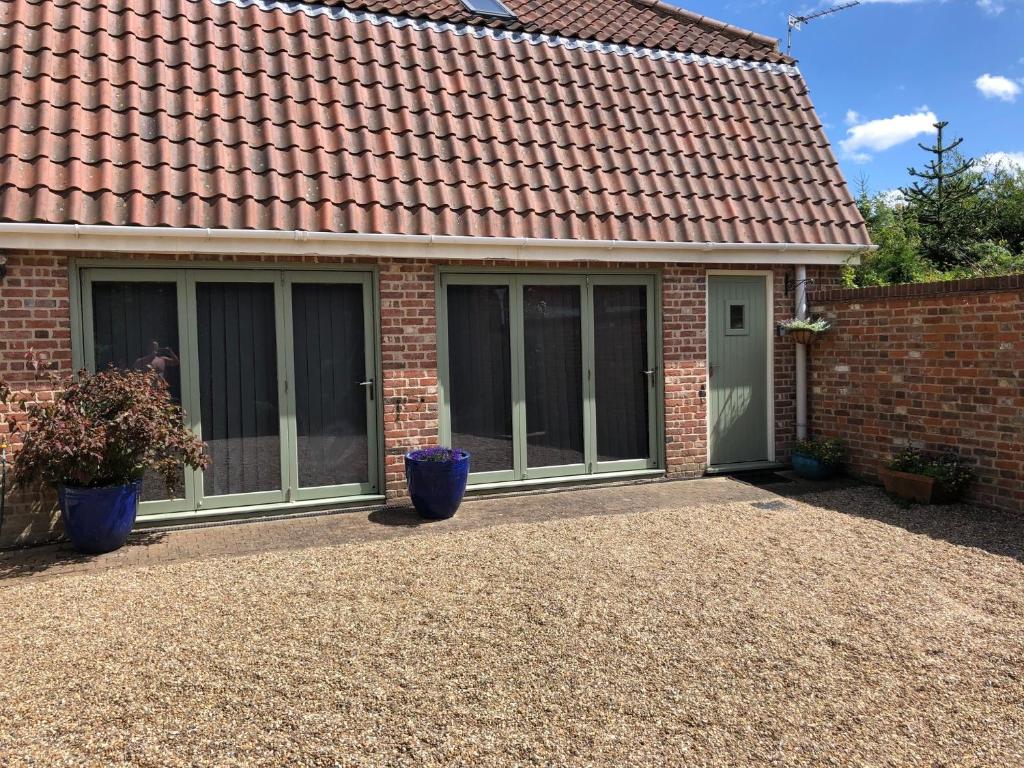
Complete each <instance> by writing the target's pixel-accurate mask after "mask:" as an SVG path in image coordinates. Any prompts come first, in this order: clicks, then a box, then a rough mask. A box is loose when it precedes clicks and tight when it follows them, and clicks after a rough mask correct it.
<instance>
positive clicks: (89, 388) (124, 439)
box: [0, 368, 209, 488]
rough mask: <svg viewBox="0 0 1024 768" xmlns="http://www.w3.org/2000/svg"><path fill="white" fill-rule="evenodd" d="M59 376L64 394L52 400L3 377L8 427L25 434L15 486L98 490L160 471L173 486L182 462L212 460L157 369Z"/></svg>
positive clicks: (0, 386)
mask: <svg viewBox="0 0 1024 768" xmlns="http://www.w3.org/2000/svg"><path fill="white" fill-rule="evenodd" d="M53 378H54V380H55V381H54V384H55V388H56V389H58V392H57V394H56V395H55V396H54V399H53V401H52V402H40V401H38V400H36V399H34V398H33V397H31V396H30V395H25V394H19V393H15V392H13V391H12V390H11V388H10V387H9V386H7V385H6V384H4V383H2V382H0V404H4V405H7V406H8V409H9V416H8V419H7V426H8V429H9V430H10V432H11V434H20V437H21V446H20V448H19V449H18V451H17V452H16V453H15V454H14V459H13V461H12V464H11V474H12V478H13V480H14V483H15V484H16V485H20V486H25V485H31V484H32V483H35V482H38V481H42V482H45V483H51V484H54V485H66V486H72V487H78V488H97V487H102V486H108V485H124V484H127V483H130V482H134V481H135V480H138V479H140V478H141V477H142V474H143V473H144V472H145V471H146V470H153V471H154V472H156V473H157V474H159V475H160V476H161V477H162V478H163V480H164V481H165V482H166V483H167V487H168V488H171V487H172V486H173V484H174V483H175V481H176V480H177V479H178V478H179V477H180V471H181V467H182V465H187V466H190V467H193V468H196V469H199V468H201V467H204V466H206V465H207V464H208V462H209V459H208V457H207V456H206V453H205V446H204V444H203V442H202V441H201V440H199V439H198V438H197V437H195V436H194V435H193V434H192V432H191V431H189V429H188V427H186V426H185V419H184V413H183V412H182V410H181V408H180V407H179V406H178V405H177V404H176V403H175V402H174V400H173V399H172V398H171V395H170V392H169V391H168V389H167V384H166V382H165V381H164V380H163V379H162V378H161V377H160V375H159V374H157V373H156V372H155V371H145V372H141V371H124V370H120V369H115V368H110V369H108V370H105V371H102V372H100V373H96V374H91V373H89V372H88V371H80V372H79V373H78V375H77V376H76V377H74V378H69V379H65V380H60V379H56V377H53ZM19 411H20V412H21V413H20V414H19V413H18V412H19Z"/></svg>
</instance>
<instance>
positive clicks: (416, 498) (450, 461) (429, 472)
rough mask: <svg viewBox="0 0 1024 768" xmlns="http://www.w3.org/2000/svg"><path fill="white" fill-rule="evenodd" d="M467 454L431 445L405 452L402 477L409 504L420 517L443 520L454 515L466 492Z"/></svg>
mask: <svg viewBox="0 0 1024 768" xmlns="http://www.w3.org/2000/svg"><path fill="white" fill-rule="evenodd" d="M468 478H469V454H468V453H466V452H465V451H462V450H459V449H458V448H444V447H441V446H434V447H431V448H422V449H420V450H418V451H410V452H409V453H407V454H405V479H406V482H407V483H408V485H409V496H410V497H411V498H412V503H413V506H414V507H416V511H417V512H419V513H420V514H421V515H423V517H427V518H430V519H432V520H444V519H445V518H449V517H451V516H452V515H454V514H455V512H456V510H457V509H458V508H459V504H461V503H462V497H463V495H465V493H466V481H467V480H468Z"/></svg>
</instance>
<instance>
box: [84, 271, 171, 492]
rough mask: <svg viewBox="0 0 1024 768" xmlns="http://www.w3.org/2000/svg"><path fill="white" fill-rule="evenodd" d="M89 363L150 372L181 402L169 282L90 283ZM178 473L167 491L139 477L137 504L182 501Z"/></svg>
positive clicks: (148, 477) (160, 484)
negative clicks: (91, 318)
mask: <svg viewBox="0 0 1024 768" xmlns="http://www.w3.org/2000/svg"><path fill="white" fill-rule="evenodd" d="M92 316H93V328H92V333H93V348H94V350H95V353H94V359H93V361H92V362H93V364H94V365H95V369H96V370H97V371H102V370H104V369H106V368H109V367H110V366H114V367H115V368H123V369H131V370H136V371H145V370H155V371H157V372H158V373H159V374H160V376H161V378H163V380H164V381H166V382H167V386H168V388H169V389H170V392H171V397H173V398H174V401H175V402H176V403H178V404H179V405H180V404H181V369H180V367H179V364H180V360H179V357H178V356H179V353H180V351H181V349H180V347H179V346H178V288H177V285H176V284H175V283H170V282H144V283H143V282H128V281H126V282H95V283H93V284H92ZM184 478H185V474H184V470H182V472H181V474H180V476H179V479H178V481H177V482H176V483H175V485H174V488H173V492H172V493H168V490H167V485H166V484H165V482H164V481H163V480H162V479H161V478H160V477H159V476H157V475H155V474H153V473H151V472H147V473H146V474H145V475H144V476H143V478H142V497H141V498H142V500H143V501H156V500H159V499H169V498H182V497H184V495H185V481H184Z"/></svg>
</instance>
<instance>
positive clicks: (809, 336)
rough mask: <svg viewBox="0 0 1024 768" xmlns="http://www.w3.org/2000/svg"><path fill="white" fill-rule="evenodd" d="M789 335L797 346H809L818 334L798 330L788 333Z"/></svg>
mask: <svg viewBox="0 0 1024 768" xmlns="http://www.w3.org/2000/svg"><path fill="white" fill-rule="evenodd" d="M789 335H790V336H792V337H793V341H795V342H796V343H797V344H810V343H811V342H812V341H814V337H815V336H817V335H818V334H816V333H815V332H814V331H808V330H807V329H806V328H799V329H797V330H795V331H790V332H789Z"/></svg>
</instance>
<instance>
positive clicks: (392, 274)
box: [0, 252, 836, 546]
mask: <svg viewBox="0 0 1024 768" xmlns="http://www.w3.org/2000/svg"><path fill="white" fill-rule="evenodd" d="M72 255H75V254H67V253H43V252H33V253H17V252H10V253H8V254H7V257H8V276H7V278H6V280H5V281H4V282H3V283H0V301H2V311H0V378H2V379H4V380H6V381H8V382H10V383H11V384H12V385H14V386H16V387H33V386H35V387H38V386H39V385H38V383H37V382H33V381H32V378H31V376H30V375H29V373H28V372H27V368H26V366H25V362H24V354H25V352H26V351H27V350H28V349H30V348H32V349H35V350H36V351H38V352H41V353H44V354H47V355H50V356H51V357H52V359H53V360H54V362H55V363H56V365H57V366H58V368H59V369H60V370H61V371H64V372H69V371H70V369H71V337H70V336H71V335H70V303H69V299H68V259H69V257H70V256H72ZM78 255H79V256H87V257H91V258H93V259H94V258H95V255H94V254H89V255H86V254H78ZM120 258H123V256H122V257H120ZM133 258H135V259H138V260H142V259H161V260H165V261H168V260H176V261H180V262H187V261H189V260H190V257H188V256H182V257H178V258H177V259H175V258H174V257H167V256H147V255H137V256H133ZM196 259H197V260H198V261H204V262H210V261H213V260H216V259H215V257H209V256H201V257H196ZM221 260H222V261H236V262H252V261H265V262H268V263H275V264H280V263H288V262H291V263H296V262H306V263H310V262H319V263H336V264H343V263H349V264H353V263H357V264H365V265H368V266H369V265H374V266H375V267H376V269H377V272H378V276H379V292H380V298H381V308H380V323H381V326H380V329H379V332H380V337H381V354H382V359H383V370H382V377H383V380H382V387H383V397H384V402H383V419H384V452H385V484H386V493H387V496H388V499H389V500H392V501H394V500H399V499H402V498H404V496H405V478H404V471H403V460H402V456H403V454H404V453H405V452H406V451H407V450H409V449H410V448H412V447H416V446H420V445H423V444H425V443H430V442H434V441H435V440H436V439H437V432H438V398H437V352H436V330H437V329H436V307H435V301H434V286H435V275H436V270H437V267H438V265H439V264H441V263H442V262H438V261H427V260H417V261H409V260H395V259H379V260H371V259H362V258H323V257H321V258H317V259H314V258H306V259H303V258H298V257H296V258H271V257H264V258H263V259H252V258H241V257H224V258H223V259H221ZM446 263H447V264H455V265H459V263H458V262H446ZM465 265H466V266H473V267H480V266H488V265H486V264H485V265H481V264H480V263H479V262H473V263H472V264H469V263H466V264H465ZM490 266H500V267H505V268H508V267H528V268H532V269H538V270H574V271H580V270H586V269H608V268H610V267H611V268H620V269H622V270H643V271H645V272H652V271H654V272H659V273H660V274H661V279H662V296H661V299H662V305H663V352H664V368H665V401H664V412H665V458H666V470H667V474H668V475H669V476H671V477H696V476H699V475H700V474H701V473H703V471H704V467H705V461H706V456H707V437H706V436H707V419H706V414H705V402H706V400H705V397H703V396H702V392H701V385H703V384H705V376H706V359H705V358H706V354H707V344H706V339H705V327H706V314H705V306H704V305H705V290H706V285H707V281H706V268H705V267H704V266H701V265H668V266H666V265H658V264H636V263H633V264H619V265H609V264H598V263H594V264H578V263H564V264H536V263H534V264H529V263H515V264H510V263H507V262H502V263H500V264H498V263H495V264H490ZM714 268H715V269H731V268H737V269H742V268H744V267H720V266H717V265H716V266H715V267H714ZM746 268H750V269H754V268H756V267H746ZM762 268H763V267H762ZM791 271H792V268H791V267H775V268H774V280H773V283H774V287H775V312H776V318H777V319H783V318H785V317H789V316H791V314H792V303H793V298H792V296H785V295H784V284H785V280H784V277H785V275H786V273H787V272H791ZM831 272H832V273H835V272H836V270H831ZM823 274H826V273H823ZM774 344H775V360H774V368H775V377H776V383H775V388H776V405H775V422H776V425H775V426H776V450H777V456H778V458H780V459H784V458H785V456H786V455H787V454H788V451H789V448H790V446H791V445H792V441H793V433H794V425H793V418H794V416H793V405H792V398H793V370H794V368H793V344H792V343H791V342H789V341H788V339H785V338H778V337H776V338H775V339H774ZM8 502H9V505H8V514H7V519H6V520H5V521H4V525H3V529H2V530H0V546H2V545H4V544H10V543H12V542H16V541H17V542H24V541H35V540H40V539H45V538H48V537H50V536H52V535H53V532H54V531H56V530H57V526H56V523H55V517H54V515H53V512H52V499H51V498H50V497H49V496H41V495H39V494H38V493H34V494H23V495H22V496H20V497H17V496H13V495H12V496H9V498H8Z"/></svg>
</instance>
